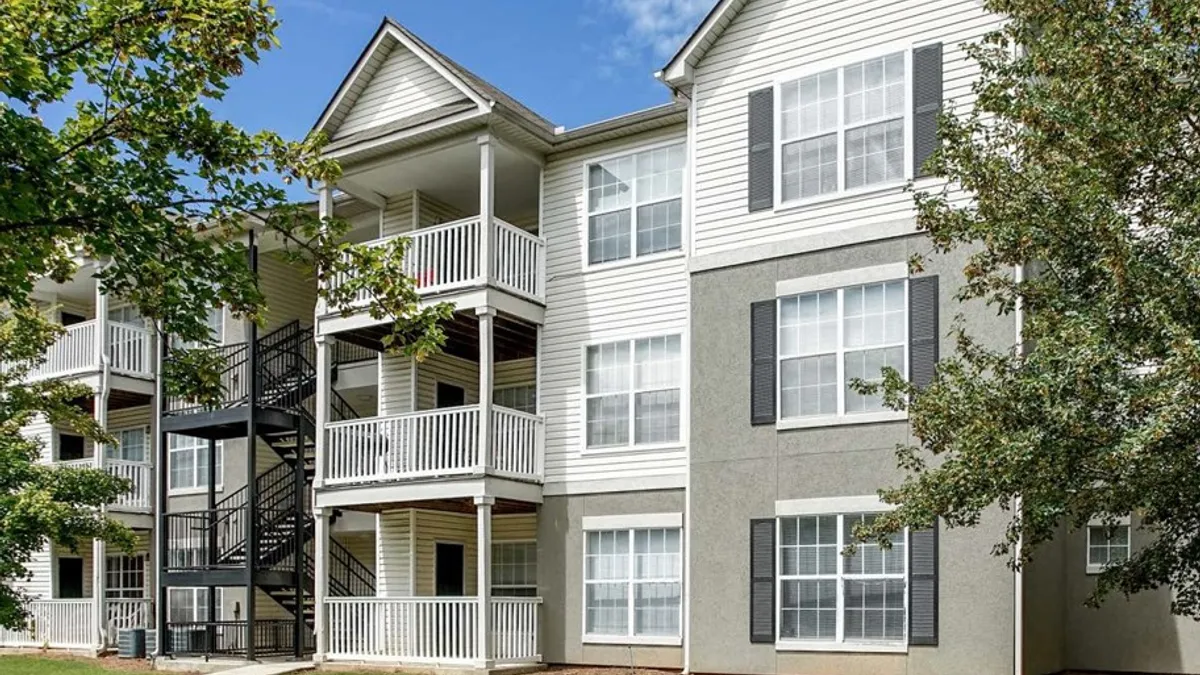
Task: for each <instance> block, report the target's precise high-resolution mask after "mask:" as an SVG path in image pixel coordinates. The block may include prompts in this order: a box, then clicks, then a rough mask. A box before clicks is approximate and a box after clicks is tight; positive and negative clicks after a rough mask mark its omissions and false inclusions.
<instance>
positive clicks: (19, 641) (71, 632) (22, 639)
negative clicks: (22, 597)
mask: <svg viewBox="0 0 1200 675" xmlns="http://www.w3.org/2000/svg"><path fill="white" fill-rule="evenodd" d="M94 607H95V605H94V604H93V601H92V600H90V599H83V600H34V601H32V602H30V603H29V604H28V605H27V606H26V610H27V611H28V613H29V616H28V618H27V620H26V624H25V628H24V629H21V630H9V629H6V628H0V645H4V646H7V647H50V648H52V649H86V648H90V647H94V646H95V645H96V643H97V642H99V639H98V633H97V632H96V630H95V629H94V628H93V626H94V623H95V612H94V611H93V608H94Z"/></svg>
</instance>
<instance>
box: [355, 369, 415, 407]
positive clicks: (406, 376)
mask: <svg viewBox="0 0 1200 675" xmlns="http://www.w3.org/2000/svg"><path fill="white" fill-rule="evenodd" d="M412 377H413V363H412V359H411V358H407V357H401V356H383V357H382V358H381V359H380V361H379V414H380V415H396V414H399V413H405V412H412V410H413V382H412ZM356 410H357V408H356ZM359 412H360V413H361V411H359Z"/></svg>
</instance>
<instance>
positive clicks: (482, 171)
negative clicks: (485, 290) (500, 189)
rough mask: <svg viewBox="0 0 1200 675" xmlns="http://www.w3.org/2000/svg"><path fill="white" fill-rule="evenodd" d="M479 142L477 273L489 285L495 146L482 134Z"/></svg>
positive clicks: (493, 237) (493, 244)
mask: <svg viewBox="0 0 1200 675" xmlns="http://www.w3.org/2000/svg"><path fill="white" fill-rule="evenodd" d="M477 140H478V141H479V227H480V228H481V230H480V235H481V236H480V243H479V255H480V257H481V258H482V260H480V266H479V271H480V274H482V275H483V282H484V283H485V284H486V283H490V282H491V280H492V270H493V269H494V267H495V266H494V265H493V264H492V257H493V256H494V255H495V254H494V253H493V251H495V250H496V225H495V223H494V222H493V221H494V219H495V215H496V214H495V192H496V190H495V186H496V180H495V179H496V171H495V169H496V157H495V154H496V146H495V143H494V141H493V140H492V137H491V136H489V135H488V134H483V135H482V136H480V137H479V138H478V139H477Z"/></svg>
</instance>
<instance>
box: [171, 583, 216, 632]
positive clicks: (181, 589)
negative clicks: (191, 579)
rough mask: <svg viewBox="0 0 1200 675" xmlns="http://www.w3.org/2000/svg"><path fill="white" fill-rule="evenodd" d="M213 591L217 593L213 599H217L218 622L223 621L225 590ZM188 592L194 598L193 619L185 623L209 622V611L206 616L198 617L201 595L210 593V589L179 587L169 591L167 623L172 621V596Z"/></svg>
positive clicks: (203, 587)
mask: <svg viewBox="0 0 1200 675" xmlns="http://www.w3.org/2000/svg"><path fill="white" fill-rule="evenodd" d="M213 590H214V591H215V592H214V593H213V598H216V607H217V621H223V620H224V618H223V617H224V614H225V612H224V611H223V610H224V608H225V607H224V605H225V589H224V588H222V587H220V586H217V587H216V588H214V589H213ZM188 592H190V593H191V596H192V619H191V621H188V622H184V623H201V622H205V621H208V616H207V614H208V613H207V611H206V612H205V616H197V615H198V614H199V612H200V594H201V593H207V592H208V588H207V587H205V586H177V587H171V588H169V589H167V608H166V609H167V621H170V620H171V594H172V593H188ZM213 598H209V600H210V601H212V600H213Z"/></svg>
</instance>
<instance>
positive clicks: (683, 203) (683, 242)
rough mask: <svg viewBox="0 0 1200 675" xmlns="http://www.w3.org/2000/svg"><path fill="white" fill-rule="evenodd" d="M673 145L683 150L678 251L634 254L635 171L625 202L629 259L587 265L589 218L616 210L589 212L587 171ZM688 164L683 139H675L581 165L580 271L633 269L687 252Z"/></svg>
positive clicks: (635, 245) (635, 236) (594, 159)
mask: <svg viewBox="0 0 1200 675" xmlns="http://www.w3.org/2000/svg"><path fill="white" fill-rule="evenodd" d="M676 145H680V146H683V150H684V153H683V167H682V172H683V177H682V179H683V182H682V184H681V186H680V192H679V248H678V249H669V250H666V251H658V252H655V253H648V254H646V255H642V256H639V255H638V254H637V208H638V202H637V176H636V169H635V174H634V181H633V183H634V184H633V185H632V186H631V187H630V196H629V200H630V202H629V207H628V208H629V210H630V217H629V257H628V258H621V259H619V260H608V261H605V262H597V263H593V262H591V260H592V252H591V236H590V232H591V229H590V228H591V219H592V216H594V215H602V214H605V213H614V212H615V211H616V210H617V209H611V210H608V211H596V212H593V211H592V207H591V200H590V199H589V196H588V191H589V189H590V188H591V183H590V180H591V171H590V169H591V167H592V166H593V165H595V164H600V163H602V162H608V161H612V160H616V159H622V158H625V157H631V156H634V155H637V154H638V153H642V152H649V151H652V150H660V149H662V148H669V147H672V146H676ZM690 161H691V155H690V153H689V151H688V140H687V138H676V139H672V140H668V141H661V142H658V143H652V144H649V145H643V146H639V147H636V148H630V149H628V150H622V151H620V152H614V153H610V154H607V155H602V156H599V157H589V158H587V159H585V160H584V161H583V163H582V165H581V170H580V172H581V174H582V183H583V202H582V207H583V227H582V230H581V232H582V237H581V239H582V240H583V241H582V243H583V246H582V248H583V269H584V271H590V270H602V269H612V268H615V267H623V266H626V265H635V264H637V263H642V262H652V261H655V260H663V259H667V258H678V257H681V256H683V255H684V254H685V251H687V247H688V215H689V212H690V211H689V209H690V204H689V202H688V195H689V191H690V188H689V186H690V183H691V173H690V168H689V162H690ZM659 201H666V200H659ZM652 203H657V202H652Z"/></svg>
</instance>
